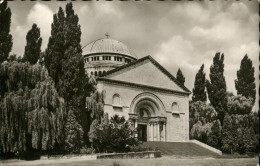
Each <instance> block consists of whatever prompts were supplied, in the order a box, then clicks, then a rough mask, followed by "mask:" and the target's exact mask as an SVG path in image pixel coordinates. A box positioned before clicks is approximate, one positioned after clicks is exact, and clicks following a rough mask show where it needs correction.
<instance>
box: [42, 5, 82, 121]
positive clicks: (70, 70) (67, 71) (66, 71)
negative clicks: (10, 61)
mask: <svg viewBox="0 0 260 166" xmlns="http://www.w3.org/2000/svg"><path fill="white" fill-rule="evenodd" d="M53 20H54V21H53V23H52V31H51V37H50V39H49V43H48V47H47V49H46V54H45V65H46V67H47V68H48V71H49V73H50V75H51V77H52V78H53V79H54V82H55V86H56V88H57V91H58V93H59V94H60V95H61V96H62V97H63V98H64V99H65V102H66V104H67V105H68V107H70V108H71V109H72V110H74V111H76V112H75V116H76V117H80V112H81V111H82V110H83V109H84V108H85V92H84V87H85V84H86V75H85V70H84V60H83V57H82V50H81V45H80V40H81V39H80V37H81V30H80V25H79V24H78V22H79V20H78V16H77V15H76V14H75V13H74V10H73V6H72V3H69V4H67V5H66V10H65V13H64V11H63V9H62V8H59V11H58V13H57V14H55V15H54V17H53Z"/></svg>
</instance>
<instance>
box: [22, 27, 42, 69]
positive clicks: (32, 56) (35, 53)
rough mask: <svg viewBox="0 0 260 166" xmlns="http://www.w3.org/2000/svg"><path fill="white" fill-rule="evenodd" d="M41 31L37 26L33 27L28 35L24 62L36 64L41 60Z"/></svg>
mask: <svg viewBox="0 0 260 166" xmlns="http://www.w3.org/2000/svg"><path fill="white" fill-rule="evenodd" d="M40 35H41V34H40V29H39V28H38V27H37V25H36V24H33V25H32V29H31V30H29V31H28V33H27V35H26V42H27V43H26V46H25V51H24V60H25V61H28V62H30V64H32V65H33V64H35V63H36V62H37V61H38V59H39V58H40V54H41V45H42V38H41V37H40Z"/></svg>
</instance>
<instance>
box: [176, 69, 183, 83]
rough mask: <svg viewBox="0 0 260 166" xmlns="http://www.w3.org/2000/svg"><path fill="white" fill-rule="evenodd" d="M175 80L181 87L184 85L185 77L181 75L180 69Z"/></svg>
mask: <svg viewBox="0 0 260 166" xmlns="http://www.w3.org/2000/svg"><path fill="white" fill-rule="evenodd" d="M176 79H177V81H178V82H179V83H181V84H182V85H184V83H185V77H184V75H183V74H182V72H181V69H180V68H179V69H178V71H177V75H176Z"/></svg>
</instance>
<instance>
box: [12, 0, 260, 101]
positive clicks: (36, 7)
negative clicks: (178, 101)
mask: <svg viewBox="0 0 260 166" xmlns="http://www.w3.org/2000/svg"><path fill="white" fill-rule="evenodd" d="M8 3H9V4H8V5H9V7H10V8H11V11H12V22H11V34H12V35H13V43H14V44H13V49H12V52H13V53H15V54H17V55H20V56H22V55H23V54H24V47H25V44H26V39H25V38H26V33H27V32H28V30H30V28H31V26H32V24H33V23H36V24H37V25H38V27H40V30H41V36H42V38H43V43H42V47H41V49H42V51H44V50H45V49H46V46H47V44H48V39H49V36H50V32H51V23H52V21H53V14H55V13H57V11H58V8H59V7H62V8H63V9H64V7H65V5H66V2H58V1H52V2H43V1H34V2H30V1H29V2H28V1H26V2H21V1H19V2H15V1H13V2H11V1H9V2H8ZM73 7H74V10H75V13H76V14H77V15H78V16H79V23H80V25H81V31H82V36H81V45H82V47H83V46H85V45H87V44H88V43H90V42H91V41H93V40H96V39H99V38H105V33H107V32H108V33H109V35H110V38H113V39H116V40H119V41H121V42H123V43H125V44H126V45H127V46H128V47H129V48H131V49H132V50H133V51H134V52H135V54H136V55H137V56H138V58H142V57H144V56H147V55H151V56H152V57H153V58H154V59H155V60H157V61H158V62H159V63H160V64H161V65H162V66H163V67H165V68H166V69H167V70H168V71H169V72H170V73H171V74H172V75H174V76H176V73H177V70H178V68H180V69H181V71H182V72H183V74H184V76H185V78H186V81H185V86H186V87H187V88H188V89H190V90H191V91H192V88H193V86H194V80H195V75H196V73H197V72H198V70H199V68H200V66H201V65H202V64H204V65H205V67H204V70H205V72H206V76H207V78H208V75H209V69H210V66H211V64H212V63H213V57H214V56H215V54H216V52H221V53H224V55H225V60H224V63H225V71H224V75H225V79H226V84H227V90H228V91H230V92H233V93H234V94H236V89H235V83H234V80H235V79H236V78H237V75H236V72H237V70H238V69H239V67H240V62H241V60H242V58H243V57H244V56H245V54H247V55H248V56H249V58H250V59H251V60H252V61H253V65H254V67H255V77H256V78H258V75H259V70H258V66H259V60H258V55H259V45H258V39H259V30H258V23H259V16H258V10H259V7H258V2H257V1H256V0H253V1H232V0H231V1H230V0H229V1H197V2H195V1H167V2H161V1H150V2H147V1H141V2H135V1H131V2H121V1H90V2H89V1H87V2H86V1H85V2H84V1H76V2H73ZM256 83H257V87H258V86H259V80H258V79H256ZM257 91H258V90H257ZM257 96H258V94H257Z"/></svg>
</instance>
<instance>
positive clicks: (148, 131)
mask: <svg viewBox="0 0 260 166" xmlns="http://www.w3.org/2000/svg"><path fill="white" fill-rule="evenodd" d="M146 127H147V129H146V133H147V134H146V137H147V141H149V138H150V136H149V135H150V128H149V124H148V125H147V126H146Z"/></svg>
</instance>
